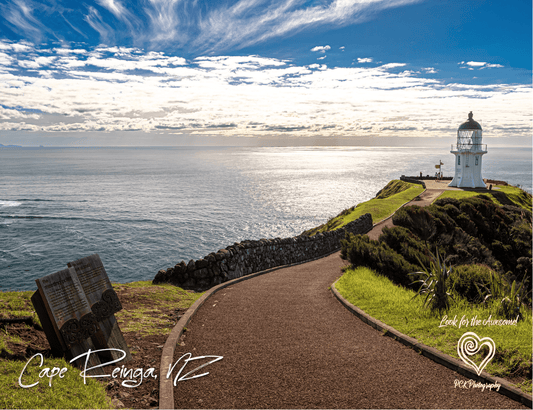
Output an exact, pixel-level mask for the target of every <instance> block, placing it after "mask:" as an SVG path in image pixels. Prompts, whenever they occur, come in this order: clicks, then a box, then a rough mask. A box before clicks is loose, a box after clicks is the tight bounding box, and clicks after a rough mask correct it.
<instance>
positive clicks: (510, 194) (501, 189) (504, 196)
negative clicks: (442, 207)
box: [437, 185, 531, 211]
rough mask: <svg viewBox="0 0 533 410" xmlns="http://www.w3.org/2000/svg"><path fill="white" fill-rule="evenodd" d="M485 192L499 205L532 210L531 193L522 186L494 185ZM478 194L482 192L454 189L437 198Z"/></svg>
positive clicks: (457, 197)
mask: <svg viewBox="0 0 533 410" xmlns="http://www.w3.org/2000/svg"><path fill="white" fill-rule="evenodd" d="M483 194H484V195H487V196H489V197H490V198H491V199H492V201H493V202H494V203H496V204H498V205H515V206H518V207H521V208H524V209H527V210H529V211H531V195H530V194H529V193H527V192H525V191H523V190H522V189H520V188H517V187H514V186H511V185H505V186H501V185H500V186H498V187H493V188H492V190H491V191H487V192H483ZM478 195H480V192H475V191H456V190H452V191H444V192H443V193H442V195H440V196H439V197H438V198H437V199H441V198H456V199H464V198H470V197H473V196H478Z"/></svg>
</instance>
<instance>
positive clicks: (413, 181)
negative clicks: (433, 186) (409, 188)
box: [400, 175, 435, 189]
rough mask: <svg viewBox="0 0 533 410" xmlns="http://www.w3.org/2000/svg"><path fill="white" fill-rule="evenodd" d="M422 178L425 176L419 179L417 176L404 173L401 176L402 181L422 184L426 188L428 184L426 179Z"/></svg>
mask: <svg viewBox="0 0 533 410" xmlns="http://www.w3.org/2000/svg"><path fill="white" fill-rule="evenodd" d="M421 179H424V177H422V178H418V179H416V178H415V177H406V176H405V175H402V176H401V177H400V181H404V182H409V183H411V184H419V185H422V187H423V188H424V189H426V184H425V183H424V181H421ZM433 179H435V178H433Z"/></svg>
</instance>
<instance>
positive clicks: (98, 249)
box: [0, 146, 532, 290]
mask: <svg viewBox="0 0 533 410" xmlns="http://www.w3.org/2000/svg"><path fill="white" fill-rule="evenodd" d="M447 148H448V149H446V148H443V149H440V148H438V149H436V148H420V147H417V148H412V147H305V146H302V147H210V146H204V147H87V148H86V147H60V148H53V147H13V148H0V172H1V175H2V180H1V182H0V238H1V243H2V247H1V249H0V279H1V282H0V283H1V285H0V290H31V289H36V285H35V279H36V278H39V277H42V276H45V275H48V274H50V273H54V272H56V271H58V270H62V269H65V267H66V264H67V263H68V262H70V261H73V260H76V259H79V258H81V257H84V256H88V255H90V254H92V253H98V254H99V255H100V257H101V258H102V261H103V263H104V266H105V267H106V270H107V273H108V275H109V277H110V279H111V280H112V281H115V282H131V281H137V280H152V279H153V277H154V276H155V275H156V273H157V271H158V270H159V269H166V268H168V267H170V266H174V265H175V264H176V263H179V262H180V261H181V260H185V261H188V260H189V259H199V258H201V257H203V256H205V255H207V254H209V253H210V252H216V251H217V250H218V249H221V248H225V247H226V246H229V245H232V244H233V243H235V242H240V241H243V240H254V239H255V240H257V239H261V238H278V237H280V238H284V237H291V236H295V235H299V234H300V233H302V232H303V231H305V230H307V229H310V228H313V227H315V226H318V225H320V224H322V223H324V222H326V221H327V220H328V219H330V218H331V217H333V216H335V215H337V214H338V213H340V212H341V211H342V210H344V209H346V208H349V207H352V206H354V205H357V204H358V203H361V202H364V201H367V200H369V199H371V198H373V197H374V196H375V195H376V193H377V192H378V191H379V190H380V189H381V188H383V187H384V186H385V185H386V184H387V183H388V182H389V181H390V180H392V179H398V178H399V177H400V176H401V175H419V174H420V172H422V173H423V175H431V176H432V175H434V173H435V171H436V170H435V165H436V164H438V163H439V161H442V162H443V163H444V166H443V171H444V175H445V176H453V161H454V156H453V154H451V153H450V152H449V147H447ZM531 168H532V164H531V147H513V148H497V147H495V148H491V147H489V152H488V154H486V155H485V156H484V157H483V171H482V175H483V177H484V178H488V179H497V180H503V181H506V182H508V183H510V184H512V185H519V186H520V187H522V188H523V189H524V190H526V191H528V192H530V193H531V192H532V182H531V175H532V172H531Z"/></svg>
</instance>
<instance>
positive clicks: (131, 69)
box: [0, 1, 532, 139]
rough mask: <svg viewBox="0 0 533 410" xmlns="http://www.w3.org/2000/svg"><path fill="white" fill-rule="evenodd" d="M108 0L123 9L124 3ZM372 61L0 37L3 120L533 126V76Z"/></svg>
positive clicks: (239, 131) (304, 128)
mask: <svg viewBox="0 0 533 410" xmlns="http://www.w3.org/2000/svg"><path fill="white" fill-rule="evenodd" d="M106 4H107V5H108V6H109V7H111V8H113V7H115V8H116V10H115V9H114V10H115V12H116V13H121V11H120V10H122V9H121V7H120V6H119V5H117V4H118V3H117V2H116V1H115V2H110V1H108V2H107V3H106ZM371 61H372V59H371V58H369V57H361V58H360V60H359V62H361V63H363V62H364V63H367V64H364V65H357V66H352V67H348V68H342V67H336V68H329V67H328V66H327V65H325V64H311V65H296V64H293V63H292V62H291V61H289V60H280V59H275V58H264V57H261V56H257V55H250V56H217V57H213V56H200V57H197V58H195V59H192V60H187V59H185V58H181V57H176V56H170V55H167V54H165V53H162V52H145V51H143V50H141V49H138V48H135V47H130V48H126V47H104V46H100V47H94V48H90V49H83V48H79V47H78V48H61V47H55V48H53V47H52V48H46V47H41V48H39V47H36V46H34V45H32V44H31V43H14V42H6V41H3V42H2V41H0V93H1V95H2V101H1V105H0V130H2V131H25V132H35V133H41V134H43V135H46V134H47V133H79V132H86V131H95V132H104V133H117V132H125V131H142V132H144V133H153V134H157V133H166V134H178V135H179V134H184V133H185V134H201V135H210V136H212V135H219V136H233V137H254V136H259V137H265V136H270V135H273V134H275V135H284V134H287V133H289V132H290V134H291V136H297V137H316V136H321V137H328V136H355V137H380V136H397V137H420V138H436V137H448V138H449V137H450V136H451V137H452V138H453V135H454V133H455V131H456V129H457V126H458V125H459V123H460V122H462V121H463V120H466V118H465V117H466V114H467V113H468V112H469V111H471V110H472V111H474V112H475V114H476V119H478V120H480V119H481V120H483V124H482V125H483V129H484V132H485V134H486V135H487V134H489V135H491V136H494V137H507V136H517V137H528V136H530V134H531V123H530V120H531V111H532V98H531V97H532V89H531V86H530V85H528V84H527V85H523V84H492V85H468V84H461V83H445V82H443V81H441V80H438V79H435V78H434V76H433V75H432V73H434V72H435V69H434V68H433V67H418V68H417V67H413V66H411V65H410V64H408V63H405V62H390V63H380V64H372V66H370V65H369V63H370V62H371ZM485 66H486V64H485V63H484V65H474V67H485ZM509 129H512V130H515V131H513V133H512V135H509V133H508V132H507V131H506V130H509ZM126 139H127V137H126Z"/></svg>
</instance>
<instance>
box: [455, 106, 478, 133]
mask: <svg viewBox="0 0 533 410" xmlns="http://www.w3.org/2000/svg"><path fill="white" fill-rule="evenodd" d="M473 116H474V114H472V111H470V113H469V114H468V121H466V122H463V123H462V124H461V125H460V126H459V130H480V129H481V125H479V123H478V122H477V121H474V119H473V118H472V117H473Z"/></svg>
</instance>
